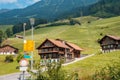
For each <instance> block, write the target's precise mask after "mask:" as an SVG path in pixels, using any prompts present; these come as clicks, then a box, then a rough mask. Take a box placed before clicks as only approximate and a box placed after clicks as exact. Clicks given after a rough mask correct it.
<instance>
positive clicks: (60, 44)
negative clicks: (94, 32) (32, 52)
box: [37, 39, 83, 50]
mask: <svg viewBox="0 0 120 80" xmlns="http://www.w3.org/2000/svg"><path fill="white" fill-rule="evenodd" d="M47 40H48V41H50V42H51V43H53V44H54V45H56V46H58V47H62V48H68V49H71V48H70V47H72V48H73V49H76V50H83V49H82V48H80V47H79V46H77V45H75V44H72V43H69V42H66V41H64V40H61V39H56V40H53V39H46V40H45V41H44V42H43V43H45V42H46V41H47ZM43 43H42V44H41V45H40V46H39V47H38V48H40V47H41V46H42V45H43ZM68 45H69V46H68ZM38 48H37V49H38Z"/></svg>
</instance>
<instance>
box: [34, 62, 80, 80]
mask: <svg viewBox="0 0 120 80" xmlns="http://www.w3.org/2000/svg"><path fill="white" fill-rule="evenodd" d="M38 66H39V67H38V71H37V73H34V74H33V76H34V78H35V80H79V79H78V73H75V72H74V73H72V74H71V73H68V72H66V71H65V70H63V69H62V68H61V66H62V64H61V61H60V62H58V63H56V62H54V63H47V64H46V67H45V70H43V68H42V69H41V67H40V65H38Z"/></svg>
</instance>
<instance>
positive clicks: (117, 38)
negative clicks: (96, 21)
mask: <svg viewBox="0 0 120 80" xmlns="http://www.w3.org/2000/svg"><path fill="white" fill-rule="evenodd" d="M106 36H108V37H110V38H112V39H115V40H120V37H118V36H112V35H106Z"/></svg>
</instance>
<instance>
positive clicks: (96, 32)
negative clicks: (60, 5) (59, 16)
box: [0, 16, 120, 80]
mask: <svg viewBox="0 0 120 80" xmlns="http://www.w3.org/2000/svg"><path fill="white" fill-rule="evenodd" d="M75 19H76V20H79V21H80V22H81V23H82V24H81V25H78V24H76V25H60V26H51V27H43V28H37V29H34V41H35V47H36V48H37V47H38V46H39V45H40V44H41V43H42V42H43V41H44V40H45V39H46V38H50V39H57V38H59V39H63V40H65V41H68V42H72V43H74V44H76V45H78V46H80V47H81V48H83V49H84V50H83V51H82V54H96V55H95V56H93V57H90V58H88V59H85V60H82V61H78V62H76V63H74V64H71V65H68V66H66V67H64V69H66V70H69V71H71V72H72V71H77V72H78V73H79V74H80V75H79V76H80V77H81V78H82V79H83V80H87V79H88V77H89V76H90V75H92V74H93V73H94V72H95V70H96V69H97V68H100V67H103V66H106V65H107V64H108V63H110V62H111V60H113V61H114V60H119V56H120V54H119V53H120V51H115V52H111V53H109V54H100V55H97V54H98V53H100V46H99V44H98V42H97V41H98V40H99V39H101V38H102V37H103V36H104V35H106V34H111V35H115V36H120V16H118V17H113V18H108V19H98V18H94V17H91V16H88V17H83V18H75ZM88 21H90V23H88ZM19 34H20V35H23V32H21V33H19ZM26 39H28V40H29V39H31V30H27V31H26ZM3 44H10V45H13V46H15V47H17V48H19V53H23V40H22V39H18V38H9V39H8V40H6V41H4V42H3ZM36 57H37V58H36ZM34 59H37V60H38V59H39V56H38V54H37V50H35V52H34ZM1 64H5V63H2V62H0V65H1ZM10 64H13V65H14V67H15V66H16V65H18V64H17V63H15V62H14V63H10ZM10 64H6V65H5V66H9V65H10ZM14 67H13V68H14ZM14 69H15V68H14ZM0 70H1V71H0V75H1V74H5V73H6V74H8V73H9V70H6V72H5V73H2V72H3V71H4V70H5V69H4V67H3V68H2V66H1V67H0ZM2 70H3V71H2ZM10 72H11V73H12V72H16V70H12V71H10Z"/></svg>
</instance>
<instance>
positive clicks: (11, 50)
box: [0, 45, 18, 55]
mask: <svg viewBox="0 0 120 80" xmlns="http://www.w3.org/2000/svg"><path fill="white" fill-rule="evenodd" d="M17 53H18V49H17V48H15V47H13V46H10V45H4V46H2V47H0V55H15V54H17Z"/></svg>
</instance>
